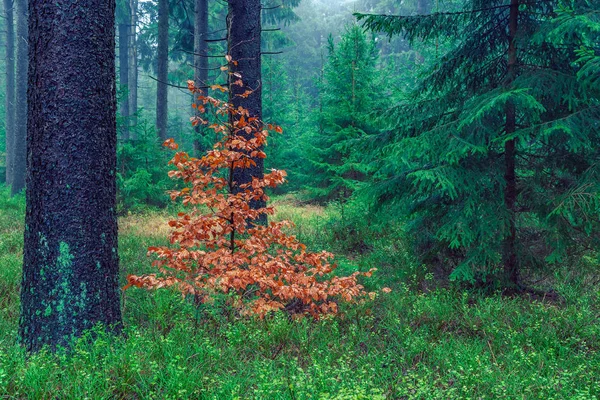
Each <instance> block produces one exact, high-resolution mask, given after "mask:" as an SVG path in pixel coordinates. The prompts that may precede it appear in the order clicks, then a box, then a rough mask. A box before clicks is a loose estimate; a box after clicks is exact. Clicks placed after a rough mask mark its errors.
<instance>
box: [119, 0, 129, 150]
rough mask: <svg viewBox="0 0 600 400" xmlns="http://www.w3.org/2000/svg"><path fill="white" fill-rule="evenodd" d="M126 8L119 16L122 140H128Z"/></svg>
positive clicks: (127, 17) (127, 23)
mask: <svg viewBox="0 0 600 400" xmlns="http://www.w3.org/2000/svg"><path fill="white" fill-rule="evenodd" d="M125 8H126V9H125V10H121V11H122V12H121V14H122V15H120V16H119V20H120V22H119V85H120V87H121V89H122V90H123V91H125V92H126V93H125V96H123V98H122V100H121V117H123V125H122V128H121V129H122V132H121V137H122V139H123V140H124V141H128V140H129V35H130V29H129V24H130V22H131V21H130V17H129V12H128V10H127V8H129V5H128V4H126V7H125Z"/></svg>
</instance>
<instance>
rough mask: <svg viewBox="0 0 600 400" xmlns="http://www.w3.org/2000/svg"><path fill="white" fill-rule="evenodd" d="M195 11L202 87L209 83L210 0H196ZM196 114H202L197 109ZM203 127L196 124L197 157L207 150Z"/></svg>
mask: <svg viewBox="0 0 600 400" xmlns="http://www.w3.org/2000/svg"><path fill="white" fill-rule="evenodd" d="M194 12H195V18H194V84H195V85H196V87H202V86H207V84H208V57H207V56H208V43H207V42H206V39H208V35H207V33H208V0H196V2H195V10H194ZM194 101H196V99H194ZM196 110H197V108H196ZM196 116H200V114H199V113H198V112H197V111H196ZM203 128H204V126H203V125H202V124H198V125H196V128H195V131H196V137H195V138H194V151H195V153H196V157H201V156H202V153H203V152H204V150H205V148H204V145H203V136H204V129H203Z"/></svg>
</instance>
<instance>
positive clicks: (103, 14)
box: [20, 0, 121, 351]
mask: <svg viewBox="0 0 600 400" xmlns="http://www.w3.org/2000/svg"><path fill="white" fill-rule="evenodd" d="M114 12H115V0H81V1H78V2H74V1H73V0H53V1H46V0H30V21H29V30H30V35H29V43H30V51H29V57H30V69H29V87H30V91H29V105H30V108H29V119H28V140H27V151H28V157H27V159H28V169H27V192H26V193H27V211H26V229H25V250H24V264H23V281H22V288H21V307H22V308H21V319H20V337H21V341H22V343H23V344H24V345H25V346H26V347H27V348H28V349H29V350H32V351H35V350H39V349H40V348H41V347H42V346H44V345H49V346H50V347H51V348H54V347H56V346H59V345H60V346H66V345H68V344H69V342H70V341H71V340H72V338H74V337H77V336H79V335H81V334H82V332H84V331H85V330H87V329H89V328H92V327H94V326H95V325H96V324H98V323H101V324H103V325H104V326H106V327H111V328H112V329H114V330H119V329H120V325H121V310H120V302H119V293H120V290H119V285H118V272H119V270H118V255H117V218H116V212H115V204H116V197H115V196H116V183H115V169H116V144H117V133H116V118H115V117H116V87H115V34H114V16H115V14H114Z"/></svg>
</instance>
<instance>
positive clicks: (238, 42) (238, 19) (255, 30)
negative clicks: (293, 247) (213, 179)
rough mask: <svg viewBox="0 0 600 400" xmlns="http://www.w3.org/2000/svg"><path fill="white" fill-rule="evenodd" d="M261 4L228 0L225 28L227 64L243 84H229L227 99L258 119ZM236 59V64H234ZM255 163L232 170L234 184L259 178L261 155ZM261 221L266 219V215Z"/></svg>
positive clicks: (260, 203) (261, 203)
mask: <svg viewBox="0 0 600 400" xmlns="http://www.w3.org/2000/svg"><path fill="white" fill-rule="evenodd" d="M260 13H261V5H260V0H231V1H229V15H228V19H227V29H228V36H227V39H228V43H227V44H228V54H229V55H230V56H231V59H232V62H230V63H229V66H230V70H231V72H234V73H235V72H239V73H240V74H241V75H242V80H243V82H244V87H241V86H238V85H234V84H232V83H233V81H235V79H232V80H231V82H230V85H229V101H230V103H232V104H233V106H234V108H238V107H242V108H244V109H246V110H248V113H249V116H250V117H256V118H258V119H259V120H261V119H262V81H261V60H260V57H261V54H260V42H261V21H260ZM236 62H237V65H235V63H236ZM246 90H252V94H250V95H249V96H247V97H242V96H240V94H242V93H244V92H245V91H246ZM253 160H254V162H255V163H256V165H255V166H253V167H250V168H244V169H235V170H234V171H233V180H234V182H236V184H237V185H236V187H237V186H239V185H242V184H245V183H249V182H252V178H253V177H255V178H262V177H263V173H264V172H263V171H264V162H263V159H262V158H254V159H253ZM250 206H251V207H252V208H253V209H258V208H262V207H264V206H265V202H264V201H262V200H260V201H252V202H251V203H250ZM264 217H265V218H264V219H263V220H262V221H261V222H265V221H266V216H264Z"/></svg>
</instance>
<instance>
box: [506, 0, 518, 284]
mask: <svg viewBox="0 0 600 400" xmlns="http://www.w3.org/2000/svg"><path fill="white" fill-rule="evenodd" d="M518 18H519V0H511V3H510V16H509V47H508V77H507V85H510V84H512V82H513V81H514V79H515V76H516V67H517V47H516V42H515V37H516V34H517V28H518V26H517V23H518ZM505 112H506V126H505V131H506V134H507V135H511V134H513V133H514V132H515V130H516V125H517V113H516V109H515V105H514V103H512V102H511V101H508V102H507V104H506V110H505ZM504 159H505V168H506V170H505V173H504V180H505V188H504V205H505V207H506V210H507V213H508V233H507V234H505V236H504V243H503V249H502V261H503V263H504V274H505V278H506V279H507V281H508V283H509V284H510V285H512V286H514V287H515V288H517V287H518V285H519V266H518V260H517V251H516V241H517V227H516V212H515V205H516V201H517V177H516V166H515V160H516V148H515V140H514V139H511V140H508V141H506V143H505V144H504Z"/></svg>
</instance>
